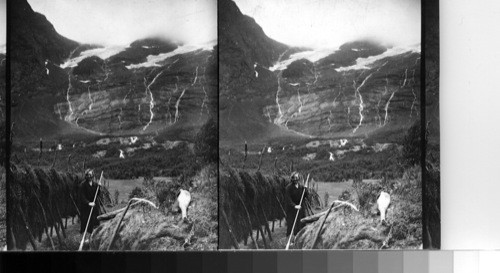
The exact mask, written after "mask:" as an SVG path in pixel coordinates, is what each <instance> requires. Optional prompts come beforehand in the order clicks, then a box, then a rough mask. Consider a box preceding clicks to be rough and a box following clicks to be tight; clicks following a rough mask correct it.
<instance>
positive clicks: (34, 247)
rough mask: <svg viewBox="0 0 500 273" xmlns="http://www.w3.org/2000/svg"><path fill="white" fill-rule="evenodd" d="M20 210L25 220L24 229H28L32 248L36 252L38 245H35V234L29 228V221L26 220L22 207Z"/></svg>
mask: <svg viewBox="0 0 500 273" xmlns="http://www.w3.org/2000/svg"><path fill="white" fill-rule="evenodd" d="M18 208H19V212H20V213H21V218H22V219H23V222H24V228H25V229H26V233H27V234H28V239H29V241H30V243H31V246H32V247H33V250H36V244H35V238H34V237H33V234H32V233H31V231H30V228H29V226H28V221H27V220H26V217H25V216H24V212H23V209H22V208H21V207H18Z"/></svg>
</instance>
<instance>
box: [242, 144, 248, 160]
mask: <svg viewBox="0 0 500 273" xmlns="http://www.w3.org/2000/svg"><path fill="white" fill-rule="evenodd" d="M247 155H248V144H247V141H246V140H245V158H244V159H243V161H246V160H247Z"/></svg>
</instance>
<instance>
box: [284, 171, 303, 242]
mask: <svg viewBox="0 0 500 273" xmlns="http://www.w3.org/2000/svg"><path fill="white" fill-rule="evenodd" d="M299 177H300V175H299V173H298V172H293V173H292V175H291V176H290V180H291V183H290V184H289V185H288V186H287V187H286V193H287V196H288V203H287V206H286V236H287V237H288V236H290V234H291V233H292V227H293V224H294V221H295V216H296V215H297V210H299V216H298V217H297V221H296V222H295V228H294V230H293V235H294V236H295V235H297V233H298V232H299V230H300V229H301V228H302V227H303V224H302V223H301V222H300V219H302V218H304V217H305V215H306V214H305V208H304V206H301V205H299V204H300V199H301V197H302V193H304V197H303V199H306V198H307V185H306V186H301V185H299ZM304 190H305V192H304ZM302 202H304V201H302Z"/></svg>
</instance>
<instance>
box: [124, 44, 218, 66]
mask: <svg viewBox="0 0 500 273" xmlns="http://www.w3.org/2000/svg"><path fill="white" fill-rule="evenodd" d="M214 46H215V43H208V44H204V45H184V46H180V47H178V48H176V49H175V50H174V51H171V52H167V53H160V54H158V55H149V56H148V57H147V61H145V62H144V63H140V64H131V65H128V66H126V67H127V69H137V68H141V67H152V66H160V65H159V64H158V63H159V62H162V61H164V60H166V59H168V58H170V57H172V56H175V55H179V54H185V53H189V52H194V51H197V50H202V51H212V50H213V47H214Z"/></svg>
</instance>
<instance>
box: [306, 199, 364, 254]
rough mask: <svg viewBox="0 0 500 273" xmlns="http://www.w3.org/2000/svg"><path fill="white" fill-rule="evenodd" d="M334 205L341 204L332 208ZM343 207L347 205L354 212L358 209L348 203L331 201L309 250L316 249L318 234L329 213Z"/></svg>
mask: <svg viewBox="0 0 500 273" xmlns="http://www.w3.org/2000/svg"><path fill="white" fill-rule="evenodd" d="M336 203H341V204H340V205H338V206H336V207H334V205H335V204H336ZM345 205H349V206H351V207H352V208H354V210H356V211H358V209H357V208H356V207H355V206H354V205H352V204H351V203H349V202H344V201H338V200H336V201H333V203H332V205H331V206H330V208H329V209H328V212H327V213H326V216H325V219H323V222H322V223H321V225H320V226H319V229H318V232H317V233H316V237H315V238H314V241H313V244H312V247H311V249H314V248H315V247H316V244H317V243H318V238H319V234H320V233H321V230H322V229H323V226H324V225H325V222H326V219H327V218H328V215H330V212H331V211H332V209H333V208H338V207H341V206H345Z"/></svg>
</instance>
